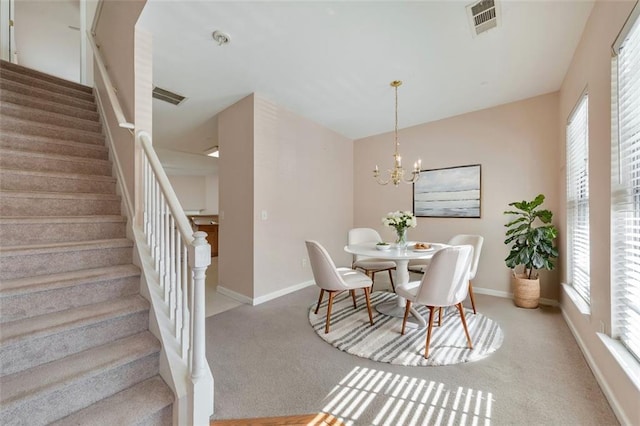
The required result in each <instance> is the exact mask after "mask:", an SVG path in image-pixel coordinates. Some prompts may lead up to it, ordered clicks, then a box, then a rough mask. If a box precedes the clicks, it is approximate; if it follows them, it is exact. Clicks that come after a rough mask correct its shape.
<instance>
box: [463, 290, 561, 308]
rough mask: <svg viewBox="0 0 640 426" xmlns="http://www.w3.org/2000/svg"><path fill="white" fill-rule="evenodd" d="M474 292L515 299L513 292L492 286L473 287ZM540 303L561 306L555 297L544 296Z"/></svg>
mask: <svg viewBox="0 0 640 426" xmlns="http://www.w3.org/2000/svg"><path fill="white" fill-rule="evenodd" d="M473 293H474V294H486V295H487V296H495V297H502V298H504V299H513V293H509V292H506V291H500V290H493V289H490V288H482V287H473ZM540 304H541V305H547V306H556V307H557V306H560V303H558V301H557V300H553V299H547V298H544V297H541V298H540Z"/></svg>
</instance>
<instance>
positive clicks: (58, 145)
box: [0, 129, 109, 160]
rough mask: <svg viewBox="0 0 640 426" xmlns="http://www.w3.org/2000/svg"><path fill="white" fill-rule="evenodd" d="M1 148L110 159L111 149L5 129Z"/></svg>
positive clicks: (1, 138) (0, 140) (1, 136)
mask: <svg viewBox="0 0 640 426" xmlns="http://www.w3.org/2000/svg"><path fill="white" fill-rule="evenodd" d="M0 148H6V149H13V150H20V151H26V152H41V153H47V154H59V155H71V156H74V157H84V158H95V159H98V160H108V159H109V150H108V149H107V147H106V146H104V145H93V144H87V143H82V142H74V141H67V140H63V139H55V138H49V137H46V136H32V135H23V134H20V133H15V132H10V131H5V129H3V131H2V133H0Z"/></svg>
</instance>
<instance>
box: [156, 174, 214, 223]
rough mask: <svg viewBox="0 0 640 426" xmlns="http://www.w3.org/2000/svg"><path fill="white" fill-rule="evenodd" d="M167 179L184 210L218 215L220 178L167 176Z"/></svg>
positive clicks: (210, 176)
mask: <svg viewBox="0 0 640 426" xmlns="http://www.w3.org/2000/svg"><path fill="white" fill-rule="evenodd" d="M167 177H168V178H169V182H171V186H172V187H173V190H174V191H175V193H176V196H177V197H178V201H180V205H181V206H182V208H183V209H184V210H191V211H194V210H200V213H199V214H218V176H214V175H206V176H191V175H171V174H167Z"/></svg>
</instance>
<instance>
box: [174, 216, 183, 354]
mask: <svg viewBox="0 0 640 426" xmlns="http://www.w3.org/2000/svg"><path fill="white" fill-rule="evenodd" d="M175 232H176V238H175V245H174V247H173V252H174V254H175V256H174V258H173V271H174V276H175V280H176V284H175V286H176V303H175V312H174V314H173V315H174V318H175V324H176V329H175V337H176V340H177V341H178V342H180V336H181V335H182V280H181V278H182V272H181V271H180V247H181V246H180V244H181V243H182V238H180V231H179V230H178V228H177V227H176V231H175Z"/></svg>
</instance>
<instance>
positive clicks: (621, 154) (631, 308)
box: [611, 5, 640, 359]
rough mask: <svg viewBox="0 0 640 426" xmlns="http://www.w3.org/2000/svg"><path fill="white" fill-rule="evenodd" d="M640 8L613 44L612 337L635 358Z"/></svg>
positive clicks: (639, 259)
mask: <svg viewBox="0 0 640 426" xmlns="http://www.w3.org/2000/svg"><path fill="white" fill-rule="evenodd" d="M639 14H640V7H638V6H637V5H636V7H635V9H634V11H633V12H632V15H631V17H630V19H629V20H628V21H627V24H626V25H625V27H624V28H623V30H622V32H621V33H620V37H619V38H618V40H617V41H616V44H614V52H615V53H616V55H615V56H614V59H613V76H612V77H613V78H612V80H613V81H612V92H613V93H612V95H613V96H612V97H613V108H612V118H613V120H612V121H613V122H612V132H613V137H612V141H613V146H612V154H613V155H612V167H611V171H612V173H611V174H612V191H611V193H612V200H611V207H612V232H611V238H612V244H611V245H612V256H611V259H612V263H611V273H612V291H613V296H614V297H613V306H612V313H613V326H614V330H613V331H614V337H617V338H620V340H621V341H622V343H623V344H624V345H625V346H626V347H627V348H628V349H629V350H630V351H631V353H633V354H634V355H635V356H636V357H637V358H638V359H640V19H638V15H639Z"/></svg>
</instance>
